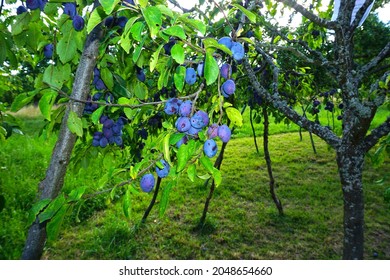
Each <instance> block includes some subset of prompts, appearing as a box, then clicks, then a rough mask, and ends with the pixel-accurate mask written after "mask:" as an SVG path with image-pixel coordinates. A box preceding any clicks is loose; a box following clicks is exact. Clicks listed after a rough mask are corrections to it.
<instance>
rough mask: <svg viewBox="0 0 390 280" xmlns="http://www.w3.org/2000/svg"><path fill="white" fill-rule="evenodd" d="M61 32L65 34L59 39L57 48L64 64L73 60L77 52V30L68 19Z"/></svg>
mask: <svg viewBox="0 0 390 280" xmlns="http://www.w3.org/2000/svg"><path fill="white" fill-rule="evenodd" d="M61 32H62V33H63V34H64V35H63V37H62V38H61V39H60V40H59V42H58V44H57V46H56V50H57V54H58V56H59V57H60V60H61V62H62V63H63V64H65V63H67V62H69V61H72V60H73V58H74V57H75V55H76V54H77V39H76V31H75V29H74V28H73V25H72V22H71V21H67V22H66V23H65V24H64V25H63V26H62V28H61Z"/></svg>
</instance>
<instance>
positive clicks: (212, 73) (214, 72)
mask: <svg viewBox="0 0 390 280" xmlns="http://www.w3.org/2000/svg"><path fill="white" fill-rule="evenodd" d="M218 75H219V67H218V63H217V61H216V60H215V59H214V57H213V55H212V54H210V53H208V52H207V53H206V61H205V65H204V77H205V79H206V84H207V85H211V84H212V83H214V82H215V81H216V80H217V79H218Z"/></svg>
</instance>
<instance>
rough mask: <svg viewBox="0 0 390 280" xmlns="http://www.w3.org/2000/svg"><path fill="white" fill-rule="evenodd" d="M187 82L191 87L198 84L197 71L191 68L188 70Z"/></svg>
mask: <svg viewBox="0 0 390 280" xmlns="http://www.w3.org/2000/svg"><path fill="white" fill-rule="evenodd" d="M185 81H186V83H187V84H189V85H193V84H195V82H196V72H195V69H194V68H192V67H189V68H187V69H186V77H185Z"/></svg>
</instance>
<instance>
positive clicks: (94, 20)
mask: <svg viewBox="0 0 390 280" xmlns="http://www.w3.org/2000/svg"><path fill="white" fill-rule="evenodd" d="M106 17H107V15H106V14H105V13H104V10H103V7H101V6H100V7H97V8H96V9H94V10H93V11H92V13H91V16H90V17H89V19H88V23H87V32H88V33H90V32H91V31H92V30H93V29H94V28H95V27H96V25H98V24H99V23H101V22H102V21H103V20H104V19H105V18H106Z"/></svg>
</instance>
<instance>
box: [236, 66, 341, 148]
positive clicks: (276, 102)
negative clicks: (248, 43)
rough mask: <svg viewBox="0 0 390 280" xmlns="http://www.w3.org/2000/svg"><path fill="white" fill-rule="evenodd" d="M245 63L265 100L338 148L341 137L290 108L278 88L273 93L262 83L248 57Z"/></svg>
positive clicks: (254, 86)
mask: <svg viewBox="0 0 390 280" xmlns="http://www.w3.org/2000/svg"><path fill="white" fill-rule="evenodd" d="M243 65H244V68H245V70H246V72H247V74H248V78H249V81H250V83H251V84H252V86H253V88H254V90H255V91H256V92H257V93H258V94H260V95H261V96H262V97H263V98H264V99H265V100H267V101H268V102H269V103H270V104H271V105H272V106H274V107H275V108H276V109H277V110H279V111H280V112H282V113H283V114H284V115H285V116H286V117H287V118H289V119H290V120H291V121H292V122H294V123H295V124H297V125H298V126H300V127H303V128H305V129H306V130H308V131H310V132H312V133H314V134H316V135H317V136H318V137H320V138H321V139H323V140H324V141H326V142H327V143H328V144H329V145H331V146H332V147H333V148H335V149H337V148H338V147H339V146H340V144H341V140H340V138H339V137H337V136H336V135H335V134H334V133H333V132H332V131H331V130H330V129H328V128H326V127H323V126H321V125H319V124H317V123H315V122H313V121H310V120H308V119H307V118H305V117H303V116H301V115H299V114H298V113H297V112H296V111H294V110H293V109H292V108H290V107H289V106H288V104H287V102H286V101H283V100H282V99H281V98H280V96H279V93H278V91H277V88H276V92H273V94H272V95H271V94H270V93H269V92H268V91H267V90H266V89H265V88H264V87H263V86H262V85H261V84H260V82H259V80H258V79H257V77H256V75H255V74H254V71H253V69H252V68H251V66H250V64H249V62H248V60H247V59H244V60H243ZM274 88H275V87H274Z"/></svg>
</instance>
